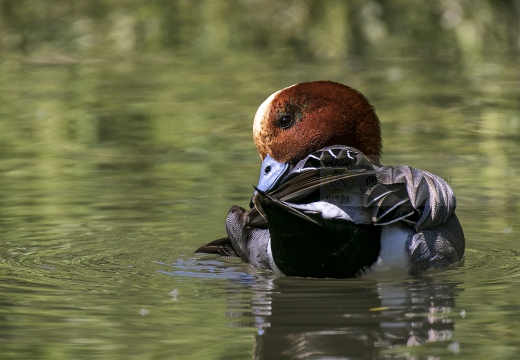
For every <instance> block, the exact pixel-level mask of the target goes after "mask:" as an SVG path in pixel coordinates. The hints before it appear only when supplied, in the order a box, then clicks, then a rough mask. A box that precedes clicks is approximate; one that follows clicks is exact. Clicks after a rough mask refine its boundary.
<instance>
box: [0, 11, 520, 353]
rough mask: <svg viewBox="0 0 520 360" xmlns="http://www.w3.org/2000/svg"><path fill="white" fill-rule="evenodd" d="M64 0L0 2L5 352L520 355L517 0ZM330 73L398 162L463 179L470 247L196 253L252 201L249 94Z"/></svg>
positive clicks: (0, 285) (0, 343)
mask: <svg viewBox="0 0 520 360" xmlns="http://www.w3.org/2000/svg"><path fill="white" fill-rule="evenodd" d="M64 3H65V2H59V1H58V2H54V3H53V2H48V1H38V2H31V1H22V2H19V3H18V4H21V5H19V6H18V7H17V6H15V5H13V4H15V2H11V1H3V2H2V6H3V8H2V9H3V10H2V11H3V15H4V20H5V19H8V20H6V21H4V23H3V25H2V27H0V38H1V39H2V44H3V45H2V48H0V84H1V86H0V184H1V186H0V354H2V355H1V356H0V357H1V358H2V359H4V358H5V359H123V358H124V359H248V358H258V359H276V358H287V359H289V358H295V359H303V358H313V359H314V358H360V359H362V358H369V359H375V358H378V359H379V358H385V359H386V358H399V359H401V358H406V359H431V358H435V359H437V358H442V359H446V358H448V359H449V358H457V359H475V358H485V359H516V358H518V356H519V355H520V335H518V329H519V327H520V310H519V309H520V300H519V299H520V287H519V284H520V266H519V263H520V262H519V261H520V248H519V246H518V232H519V231H520V221H519V210H520V206H519V205H520V195H519V194H518V191H517V189H518V188H519V187H520V181H519V180H518V177H517V176H519V174H520V173H519V171H520V170H519V169H520V152H519V140H520V68H519V67H518V63H519V60H520V59H519V57H518V53H519V46H518V43H516V42H515V41H517V40H518V39H520V37H519V32H518V27H516V28H515V26H514V24H517V23H518V21H517V20H518V18H516V17H515V16H517V14H518V13H517V12H516V11H517V10H518V4H517V3H514V2H511V4H510V6H511V7H510V8H501V7H500V6H498V5H494V4H495V3H494V2H489V3H488V2H479V6H480V7H475V8H473V7H472V6H473V5H475V4H472V3H471V4H469V5H468V4H466V3H464V2H457V1H453V2H431V4H433V5H419V6H418V7H417V8H416V9H415V10H413V11H415V14H416V15H413V14H414V12H413V11H412V10H406V9H404V5H402V4H401V2H399V1H390V2H387V3H384V5H381V4H379V2H376V1H374V2H369V3H366V4H368V5H366V4H365V3H363V2H352V3H351V4H349V5H345V4H343V3H342V2H339V1H337V2H336V1H334V2H330V3H329V2H328V4H329V5H327V6H323V7H320V2H315V1H290V2H287V3H286V5H280V3H279V2H270V1H267V2H266V3H269V4H271V5H273V6H271V7H269V6H267V7H265V6H263V5H262V6H260V5H258V4H257V3H256V2H248V1H237V4H240V5H239V6H238V7H236V8H232V7H231V6H230V5H223V4H224V3H223V2H218V1H210V2H202V1H200V2H187V1H178V2H172V4H175V6H174V5H171V7H170V5H168V6H167V5H166V3H164V2H160V1H154V2H140V1H134V2H133V6H134V7H133V8H130V7H128V8H125V7H124V6H123V5H122V4H119V2H114V3H109V2H104V1H97V2H95V1H93V2H74V1H73V2H70V3H71V4H74V6H72V7H66V6H58V5H59V4H61V5H63V4H64ZM42 4H43V5H42ZM57 4H58V5H57ZM85 4H87V5H88V6H87V5H85ZM363 4H365V5H363ZM515 4H516V5H515ZM41 6H44V7H45V8H46V9H47V10H48V11H47V18H44V17H40V16H41V15H38V14H40V13H39V12H40V11H41V8H40V7H41ZM212 6H214V7H212ZM457 6H458V7H457ZM163 7H164V8H163ZM99 9H102V10H103V15H102V16H101V15H100V14H101V13H99V12H96V11H97V10H99ZM164 9H169V10H170V12H168V11H166V10H165V11H161V10H164ZM338 9H339V10H342V11H343V12H338ZM457 9H458V10H457ZM460 9H462V12H460ZM255 11H256V13H255ZM298 11H300V12H298ZM457 11H458V12H457ZM214 14H216V15H214ZM295 14H296V15H295ZM298 14H299V15H298ZM302 14H303V15H302ZM338 14H339V15H338ZM345 14H346V15H345ZM457 14H458V16H459V17H460V16H462V20H460V19H459V20H460V21H459V22H458V23H457V22H456V21H455V20H456V18H454V16H455V15H457ZM461 14H462V15H461ZM7 15H9V16H7ZM253 15H256V16H253ZM275 15H276V16H278V17H276V16H275ZM340 15H341V16H340ZM169 18H171V19H173V20H172V23H171V24H170V26H171V27H170V28H168V27H166V28H165V27H164V26H165V23H164V19H169ZM272 19H275V20H272ZM302 19H303V20H302ZM356 19H357V20H356ZM428 19H431V22H428V21H427V20H428ZM453 19H455V20H453ZM289 20H290V21H289ZM361 20H363V21H361ZM125 21H127V22H126V23H125ZM154 21H156V22H154ZM356 21H357V22H356ZM454 21H455V22H454ZM515 21H516V22H515ZM247 23H249V25H250V27H245V28H244V27H243V26H244V24H247ZM42 24H43V25H42ZM125 24H126V25H125ZM128 24H130V25H128ZM143 24H144V25H143ZM154 24H155V25H154ZM273 24H274V25H273ZM351 24H354V25H352V26H351ZM356 24H357V25H356ZM363 24H364V25H363ZM366 24H368V25H366ZM494 24H495V25H496V26H493V25H494ZM44 25H45V26H44ZM174 25H175V26H177V25H178V28H175V26H174ZM271 25H272V26H273V27H274V28H270V27H271ZM303 25H305V26H303ZM154 26H155V27H154ZM378 26H379V27H378ZM302 27H303V28H304V29H305V28H307V29H310V30H308V32H307V31H304V30H302ZM125 29H126V30H125ZM132 29H134V30H135V29H141V30H139V31H142V33H140V32H139V31H137V30H135V31H134V32H132ZM142 29H147V30H146V31H144V30H142ZM154 29H155V30H154ZM165 29H166V30H165ZM240 29H242V30H240ZM338 29H339V30H338ZM341 29H347V30H346V31H344V32H342V31H341ZM378 29H379V30H378ZM381 29H382V30H381ZM472 29H473V30H472ZM515 29H516V30H515ZM125 31H127V32H125ZM128 31H130V32H128ZM169 31H171V34H170V33H169ZM240 31H242V33H240ZM298 31H299V32H298ZM335 31H336V32H335ZM338 31H339V32H338ZM378 31H379V32H378ZM472 31H473V32H472ZM515 31H516V32H515ZM143 34H144V35H143ZM165 34H170V35H171V36H170V37H168V36H165ZM172 34H173V35H175V36H173V35H172ZM309 34H311V35H312V36H311V35H309ZM338 34H343V35H342V36H343V37H340V38H338V36H339V35H338ZM378 34H379V35H378ZM468 34H469V35H468ZM90 35H92V36H94V37H90V38H88V36H90ZM86 36H87V38H85V37H86ZM378 36H380V37H379V38H378ZM515 36H516V38H515ZM262 38H263V39H268V41H267V40H266V41H264V42H262V41H260V40H261V39H262ZM328 39H331V40H330V41H329V40H328ZM511 39H512V40H511ZM515 39H516V40H515ZM513 40H514V41H513ZM210 45H211V46H210ZM125 46H126V47H125ZM318 79H330V80H335V81H339V82H343V83H346V84H348V85H351V86H353V87H355V88H357V89H359V90H360V91H362V92H363V93H364V94H365V95H366V96H367V97H368V98H369V99H371V101H372V103H373V105H374V106H375V107H376V109H377V112H378V114H379V117H380V119H381V120H382V128H383V137H384V139H385V143H384V156H383V163H384V164H389V165H390V164H398V163H402V164H407V165H411V166H414V167H419V168H422V169H426V170H429V171H431V172H434V173H436V174H438V175H440V176H442V177H444V178H445V179H447V180H448V181H449V182H450V183H451V185H452V187H453V188H454V190H455V193H456V195H457V202H458V206H457V214H458V216H459V218H460V221H461V223H462V224H463V227H464V230H465V234H466V239H467V252H466V256H465V261H464V263H463V265H462V266H458V267H455V268H453V269H448V270H445V271H439V272H432V273H426V274H423V275H421V276H419V277H416V278H412V277H403V276H383V277H378V278H374V277H370V278H367V279H356V280H313V279H294V278H277V277H275V276H273V275H272V274H270V273H267V272H264V271H259V270H256V269H253V268H251V267H249V266H248V265H245V264H243V263H240V262H239V261H236V260H230V259H218V258H212V257H204V256H201V257H193V251H194V249H196V248H197V247H198V246H200V245H202V244H204V243H206V242H208V241H209V240H212V239H215V238H218V237H222V236H223V235H224V234H225V229H224V220H225V218H226V215H227V211H228V209H229V207H230V206H231V205H233V204H238V205H241V206H244V207H245V206H247V204H248V202H249V199H250V196H251V193H252V185H253V184H255V183H256V180H257V176H258V171H259V165H260V162H259V158H258V155H257V153H256V149H255V148H254V144H253V141H252V119H253V116H254V113H255V111H256V108H257V107H258V106H259V104H260V103H261V102H262V101H263V100H264V99H265V98H266V97H267V96H269V95H270V94H271V93H272V92H274V91H276V90H279V89H281V88H283V87H285V86H289V85H291V84H293V83H296V82H301V81H308V80H318ZM414 345H415V346H414Z"/></svg>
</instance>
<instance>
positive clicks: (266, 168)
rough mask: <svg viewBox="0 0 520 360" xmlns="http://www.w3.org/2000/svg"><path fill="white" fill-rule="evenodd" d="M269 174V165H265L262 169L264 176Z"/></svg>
mask: <svg viewBox="0 0 520 360" xmlns="http://www.w3.org/2000/svg"><path fill="white" fill-rule="evenodd" d="M270 172H271V165H267V166H266V167H265V169H264V174H266V175H267V174H269V173H270Z"/></svg>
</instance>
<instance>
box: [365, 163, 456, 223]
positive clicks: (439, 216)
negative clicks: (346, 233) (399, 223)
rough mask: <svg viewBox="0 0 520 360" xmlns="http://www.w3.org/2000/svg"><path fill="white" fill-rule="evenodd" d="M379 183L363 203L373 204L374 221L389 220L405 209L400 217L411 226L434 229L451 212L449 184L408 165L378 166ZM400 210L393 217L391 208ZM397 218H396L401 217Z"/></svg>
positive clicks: (450, 214) (384, 221)
mask: <svg viewBox="0 0 520 360" xmlns="http://www.w3.org/2000/svg"><path fill="white" fill-rule="evenodd" d="M377 180H378V184H379V186H377V187H374V188H372V189H370V191H369V192H368V193H367V196H366V202H367V205H371V206H375V207H374V213H373V214H374V221H376V222H377V223H378V224H383V223H390V222H391V220H392V219H398V218H399V216H403V215H404V213H406V212H407V211H408V212H409V215H408V216H404V217H403V218H402V219H404V220H406V221H407V222H408V223H410V224H411V225H413V226H414V227H415V229H417V230H421V229H435V228H437V227H439V226H441V225H443V224H444V223H445V222H446V221H447V220H448V218H450V217H451V216H452V215H453V213H454V212H455V207H456V199H455V195H454V194H453V190H452V189H451V187H450V186H449V184H448V183H447V182H446V181H445V180H444V179H442V178H441V177H439V176H437V175H434V174H432V173H430V172H428V171H424V170H420V169H414V168H411V167H409V166H403V165H399V166H383V167H380V168H378V171H377ZM399 208H401V210H404V211H403V212H402V213H401V215H398V216H396V215H395V211H396V210H398V209H399ZM402 219H399V220H402Z"/></svg>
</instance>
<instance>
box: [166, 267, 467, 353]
mask: <svg viewBox="0 0 520 360" xmlns="http://www.w3.org/2000/svg"><path fill="white" fill-rule="evenodd" d="M225 261H226V262H222V261H218V260H193V259H191V260H188V261H178V262H177V263H175V264H173V267H174V268H176V270H174V271H171V272H168V271H164V270H161V271H160V272H161V273H163V274H167V275H172V276H188V277H199V278H200V277H202V278H204V277H205V278H208V279H215V278H220V279H227V280H228V284H227V294H228V296H227V312H226V315H227V316H228V317H229V318H231V321H230V324H229V325H230V326H232V327H252V328H255V329H256V334H255V344H254V358H255V359H303V358H349V359H350V358H379V357H381V356H384V355H385V354H386V355H388V356H392V355H394V356H398V357H403V356H404V357H406V358H408V356H409V355H410V353H411V352H413V351H412V350H413V348H412V347H415V346H419V345H422V344H424V343H444V345H443V348H444V351H446V352H448V353H458V352H459V344H458V343H457V342H456V341H453V340H452V337H453V335H454V332H455V327H456V326H455V325H456V321H457V319H460V318H461V317H464V316H465V312H464V311H463V310H456V299H457V297H458V296H459V294H460V292H461V291H463V288H462V287H461V285H462V284H461V283H460V282H456V281H453V280H450V279H449V278H446V277H444V279H441V280H436V279H435V278H434V277H431V276H425V277H419V278H409V277H406V276H402V275H401V276H398V275H394V276H391V277H390V276H385V277H383V278H371V277H368V278H365V279H350V280H342V279H341V280H340V279H304V278H288V277H276V276H274V275H272V274H269V273H262V272H259V271H257V270H255V269H252V268H249V267H247V266H244V265H243V264H242V265H239V264H237V266H229V265H230V264H229V263H227V261H228V260H225ZM232 265H234V264H232ZM450 271H456V270H448V272H450ZM437 354H438V352H437Z"/></svg>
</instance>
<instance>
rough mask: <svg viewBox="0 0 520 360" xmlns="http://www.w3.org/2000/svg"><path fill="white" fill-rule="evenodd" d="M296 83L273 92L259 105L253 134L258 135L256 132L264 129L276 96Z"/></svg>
mask: <svg viewBox="0 0 520 360" xmlns="http://www.w3.org/2000/svg"><path fill="white" fill-rule="evenodd" d="M296 85H297V84H295V85H291V86H288V87H286V88H283V89H282V90H278V91H277V92H275V93H273V94H271V96H269V97H268V98H267V99H265V101H264V102H263V103H262V104H261V105H260V106H259V107H258V110H257V111H256V114H255V119H254V121H253V136H256V134H259V133H260V132H261V131H262V126H263V125H264V121H265V120H267V118H268V117H269V109H270V108H271V104H272V103H273V100H274V99H275V98H276V96H277V95H278V94H279V93H281V92H282V91H284V90H287V89H289V88H292V87H293V86H296Z"/></svg>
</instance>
